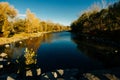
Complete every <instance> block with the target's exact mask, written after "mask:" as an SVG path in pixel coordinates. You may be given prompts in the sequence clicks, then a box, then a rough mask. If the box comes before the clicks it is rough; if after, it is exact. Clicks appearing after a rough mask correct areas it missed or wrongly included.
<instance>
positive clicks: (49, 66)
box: [0, 32, 120, 75]
mask: <svg viewBox="0 0 120 80" xmlns="http://www.w3.org/2000/svg"><path fill="white" fill-rule="evenodd" d="M30 51H31V53H34V55H33V56H32V57H34V58H30V57H29V55H25V54H26V53H29V52H30ZM0 53H1V54H2V53H6V54H7V57H4V58H2V57H0V71H1V72H0V74H2V75H6V74H10V73H14V74H18V73H21V74H22V75H24V74H23V73H24V72H25V71H24V70H25V69H28V68H29V69H30V68H32V69H34V68H40V69H41V72H42V73H44V72H48V71H52V70H56V69H73V68H76V69H79V71H80V72H87V71H90V70H98V69H106V68H111V67H119V66H120V55H119V47H116V46H113V45H108V44H107V45H106V44H104V43H103V42H102V43H99V42H96V41H94V40H91V39H90V40H89V39H85V40H84V39H81V38H76V37H75V36H74V34H72V33H70V32H56V33H46V34H43V35H42V36H40V37H36V38H30V39H27V40H23V41H19V42H16V43H11V44H9V47H5V45H2V46H0ZM32 59H33V60H32ZM30 61H31V62H30ZM26 64H27V66H26ZM18 71H19V72H18Z"/></svg>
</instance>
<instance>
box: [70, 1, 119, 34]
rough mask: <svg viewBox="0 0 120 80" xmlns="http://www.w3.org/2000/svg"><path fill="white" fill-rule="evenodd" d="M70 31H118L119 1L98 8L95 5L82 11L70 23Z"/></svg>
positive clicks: (108, 32)
mask: <svg viewBox="0 0 120 80" xmlns="http://www.w3.org/2000/svg"><path fill="white" fill-rule="evenodd" d="M71 28H72V31H73V32H75V33H79V34H84V33H87V34H99V35H105V34H112V33H114V34H115V33H116V32H117V33H116V34H118V33H120V1H118V2H115V3H114V4H111V5H109V6H108V7H107V8H103V9H100V10H99V7H95V6H94V9H92V10H89V11H86V12H84V13H83V14H82V15H81V16H80V17H79V18H78V19H77V20H75V21H74V22H73V23H72V24H71Z"/></svg>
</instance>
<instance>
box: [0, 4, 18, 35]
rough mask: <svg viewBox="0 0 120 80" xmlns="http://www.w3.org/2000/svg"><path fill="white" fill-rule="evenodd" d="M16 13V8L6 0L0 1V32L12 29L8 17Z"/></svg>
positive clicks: (7, 31) (10, 17)
mask: <svg viewBox="0 0 120 80" xmlns="http://www.w3.org/2000/svg"><path fill="white" fill-rule="evenodd" d="M16 15H17V10H16V9H15V8H14V7H13V6H10V5H9V3H7V2H0V32H3V33H5V35H6V33H7V35H8V33H9V32H10V31H12V29H13V26H11V22H10V21H9V19H12V18H14V17H15V16H16Z"/></svg>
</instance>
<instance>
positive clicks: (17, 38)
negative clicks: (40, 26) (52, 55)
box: [0, 32, 46, 45]
mask: <svg viewBox="0 0 120 80" xmlns="http://www.w3.org/2000/svg"><path fill="white" fill-rule="evenodd" d="M44 33H46V32H38V33H25V32H22V33H19V34H15V35H13V36H12V37H10V38H5V37H1V38H0V45H3V44H8V43H12V42H16V41H20V40H24V39H28V38H32V37H39V36H42V35H43V34H44Z"/></svg>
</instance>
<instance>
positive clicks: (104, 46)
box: [71, 34, 120, 68]
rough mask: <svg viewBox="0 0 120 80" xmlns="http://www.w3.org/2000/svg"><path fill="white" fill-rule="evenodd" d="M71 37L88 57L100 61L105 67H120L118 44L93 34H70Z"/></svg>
mask: <svg viewBox="0 0 120 80" xmlns="http://www.w3.org/2000/svg"><path fill="white" fill-rule="evenodd" d="M71 39H72V40H73V41H74V42H75V43H76V44H77V48H78V49H79V50H80V51H81V52H83V53H84V54H85V55H87V56H88V57H89V58H91V59H93V60H96V61H98V62H99V63H102V65H103V67H105V68H113V67H120V50H119V49H120V44H119V43H118V42H115V41H110V40H108V39H102V38H97V37H95V36H81V35H79V36H78V35H77V36H76V35H74V34H72V37H71Z"/></svg>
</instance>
